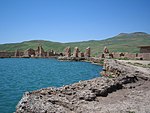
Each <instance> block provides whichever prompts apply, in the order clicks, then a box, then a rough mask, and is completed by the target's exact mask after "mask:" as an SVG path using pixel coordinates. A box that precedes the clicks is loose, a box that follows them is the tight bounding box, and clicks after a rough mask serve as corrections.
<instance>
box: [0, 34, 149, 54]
mask: <svg viewBox="0 0 150 113" xmlns="http://www.w3.org/2000/svg"><path fill="white" fill-rule="evenodd" d="M39 44H40V45H42V46H43V48H44V50H46V51H47V50H50V49H53V50H55V51H56V52H62V51H63V50H64V48H65V47H67V46H70V47H71V48H72V51H73V48H74V47H76V46H77V47H79V49H80V51H82V52H84V51H85V48H86V47H88V46H89V47H91V50H92V51H91V52H92V54H93V55H97V54H99V53H101V52H102V51H103V48H104V46H107V47H108V49H109V50H110V51H111V52H131V53H138V52H139V48H137V46H141V45H142V46H143V45H150V34H147V33H144V32H135V33H130V34H128V33H120V34H119V35H117V36H115V37H112V38H108V39H105V40H98V41H97V40H90V41H83V42H71V43H59V42H51V41H44V40H31V41H25V42H21V43H10V44H0V51H15V50H16V49H19V50H20V51H24V50H26V49H28V48H33V49H36V48H37V46H38V45H39Z"/></svg>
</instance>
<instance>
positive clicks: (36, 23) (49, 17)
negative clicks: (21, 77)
mask: <svg viewBox="0 0 150 113" xmlns="http://www.w3.org/2000/svg"><path fill="white" fill-rule="evenodd" d="M136 31H140V32H147V33H150V0H0V43H14V42H21V41H27V40H39V39H41V40H49V41H55V42H74V41H85V40H102V39H105V38H109V37H112V36H115V35H117V34H119V33H122V32H125V33H126V32H127V33H130V32H136Z"/></svg>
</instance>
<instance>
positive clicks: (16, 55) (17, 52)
mask: <svg viewBox="0 0 150 113" xmlns="http://www.w3.org/2000/svg"><path fill="white" fill-rule="evenodd" d="M19 56H20V55H19V51H18V49H17V50H16V51H15V57H19Z"/></svg>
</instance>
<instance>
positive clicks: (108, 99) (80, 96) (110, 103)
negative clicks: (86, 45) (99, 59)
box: [16, 60, 150, 113]
mask: <svg viewBox="0 0 150 113" xmlns="http://www.w3.org/2000/svg"><path fill="white" fill-rule="evenodd" d="M104 71H106V73H107V72H109V74H115V75H116V76H115V78H112V77H98V78H95V79H92V80H87V81H81V82H79V83H75V84H72V85H66V86H64V87H60V88H52V87H50V88H45V89H41V90H37V91H33V92H26V93H25V94H24V95H23V97H22V99H21V100H20V102H19V103H18V105H17V108H16V113H60V112H61V113H108V112H110V113H129V112H136V113H146V111H148V110H149V111H150V106H149V103H150V97H149V94H150V88H149V86H148V85H150V81H149V77H148V75H145V74H144V73H143V72H140V71H139V70H137V69H136V68H134V67H132V66H131V67H130V66H126V64H123V63H120V62H119V61H115V60H105V65H104ZM141 89H142V90H141ZM139 90H141V92H139ZM143 91H144V92H143ZM138 95H140V98H139V96H138ZM132 97H133V98H132ZM145 98H146V99H145ZM122 103H123V104H122Z"/></svg>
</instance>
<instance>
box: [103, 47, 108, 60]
mask: <svg viewBox="0 0 150 113" xmlns="http://www.w3.org/2000/svg"><path fill="white" fill-rule="evenodd" d="M103 54H104V58H109V50H108V48H107V47H106V46H105V47H104V50H103Z"/></svg>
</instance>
